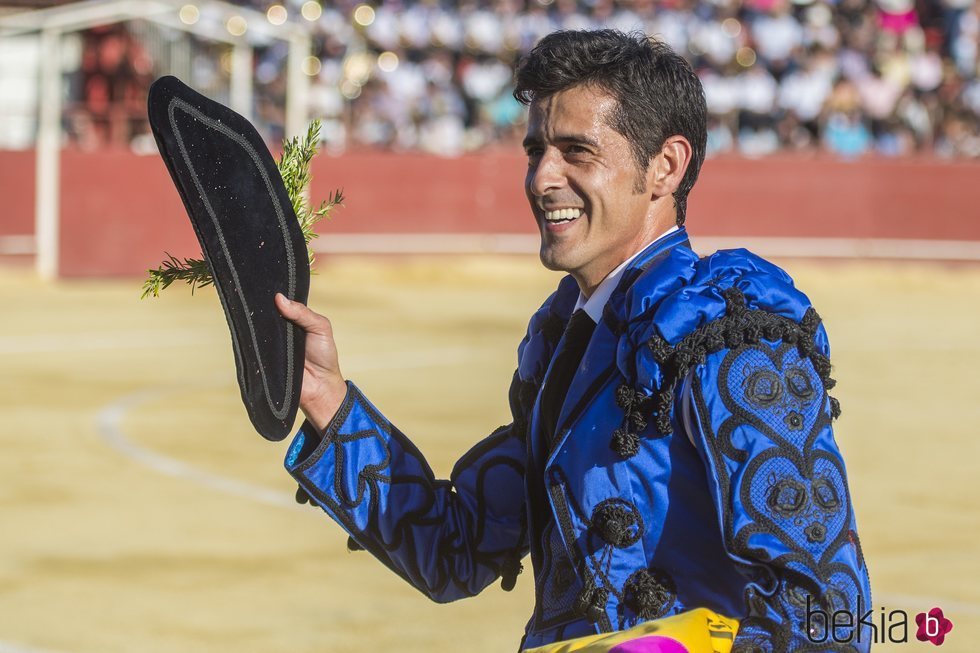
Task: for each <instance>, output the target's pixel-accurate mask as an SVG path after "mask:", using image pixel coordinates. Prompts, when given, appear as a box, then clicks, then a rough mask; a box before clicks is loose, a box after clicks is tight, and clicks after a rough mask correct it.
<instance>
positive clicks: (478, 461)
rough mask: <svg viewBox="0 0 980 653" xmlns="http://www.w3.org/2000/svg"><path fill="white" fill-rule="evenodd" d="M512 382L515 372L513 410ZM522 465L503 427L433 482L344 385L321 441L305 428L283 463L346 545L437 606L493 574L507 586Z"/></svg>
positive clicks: (512, 576)
mask: <svg viewBox="0 0 980 653" xmlns="http://www.w3.org/2000/svg"><path fill="white" fill-rule="evenodd" d="M519 385H520V382H519V380H518V379H517V378H516V375H515V382H514V385H513V386H512V388H511V407H512V411H517V404H516V399H517V398H516V396H515V395H516V394H517V389H518V387H519ZM515 414H516V412H515ZM516 421H518V422H519V421H520V420H516ZM524 466H525V444H524V434H523V432H522V430H521V429H520V428H519V427H515V426H514V425H513V424H510V425H507V426H502V427H500V428H498V429H497V430H496V431H494V432H493V433H492V434H491V435H490V436H488V437H487V438H486V439H484V440H483V441H482V442H480V443H479V444H477V445H476V446H475V447H473V449H471V450H470V451H469V452H468V453H467V454H465V455H464V456H463V457H462V458H461V459H460V460H459V461H458V462H457V463H456V466H455V467H454V469H453V472H452V474H451V476H450V478H449V480H438V479H436V478H435V476H434V475H433V473H432V470H431V469H430V467H429V465H428V464H427V463H426V461H425V459H424V458H423V456H422V454H421V453H420V452H419V450H418V449H417V448H416V447H415V446H414V445H413V444H412V443H411V442H410V441H409V440H408V438H406V437H405V436H404V435H403V434H402V433H401V432H400V431H399V430H398V429H397V428H395V427H394V426H393V425H392V424H391V422H389V421H388V420H387V419H385V417H384V416H383V415H382V414H381V413H380V412H379V411H378V410H377V409H376V408H375V407H374V406H373V405H372V404H371V402H370V401H368V400H367V398H365V396H364V395H363V394H362V393H361V391H360V390H359V389H358V388H357V386H355V385H354V384H353V383H350V382H348V391H347V397H346V399H345V400H344V403H343V405H342V406H341V408H340V410H339V411H338V412H337V415H336V416H335V417H334V419H333V420H332V422H331V423H330V424H329V426H328V427H327V429H326V431H325V432H324V433H323V434H322V436H321V435H320V434H317V433H315V432H314V431H312V430H311V427H310V425H309V423H307V424H304V425H303V427H302V429H301V430H300V431H299V433H298V434H297V435H296V437H295V438H294V440H293V442H292V444H291V446H290V447H289V450H288V453H287V456H286V469H287V471H288V472H289V473H290V474H291V475H292V476H293V478H295V479H296V481H297V482H298V483H299V485H300V487H301V488H302V490H304V491H305V492H306V493H307V494H308V495H309V496H310V497H311V498H312V500H313V501H314V502H315V503H317V504H318V505H319V506H320V507H321V508H323V510H324V511H326V512H327V513H328V514H329V515H330V516H331V517H332V518H333V519H334V520H336V521H337V523H338V524H340V525H341V526H342V527H343V528H344V530H346V531H347V533H348V534H349V535H350V536H351V538H352V539H353V540H354V542H356V543H357V544H358V545H359V546H360V547H362V548H364V549H366V550H367V551H369V552H370V553H372V554H373V555H374V556H375V557H377V558H378V559H379V560H380V561H381V562H382V563H384V564H385V565H386V566H388V567H389V568H390V569H391V570H392V571H394V572H395V573H397V574H398V575H399V576H401V577H402V578H404V579H405V580H406V581H408V582H409V583H411V584H412V585H413V586H414V587H416V588H417V589H418V590H419V591H421V592H422V593H424V594H425V595H427V596H428V597H430V598H431V599H432V600H434V601H438V602H447V601H453V600H456V599H459V598H463V597H467V596H472V595H475V594H477V593H479V592H480V591H481V590H482V589H483V588H484V587H486V586H487V585H489V584H490V583H492V582H493V581H494V580H495V579H496V578H498V577H500V576H503V577H504V578H503V585H504V588H505V589H511V588H512V587H513V584H514V582H515V580H516V576H517V574H518V573H520V569H521V566H520V559H521V558H523V557H524V555H525V554H526V553H527V551H528V536H527V527H526V524H527V520H526V517H525V495H524Z"/></svg>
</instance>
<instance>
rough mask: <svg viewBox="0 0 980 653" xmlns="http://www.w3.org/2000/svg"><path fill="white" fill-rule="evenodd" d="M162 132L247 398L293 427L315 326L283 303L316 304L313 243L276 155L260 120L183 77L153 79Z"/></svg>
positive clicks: (154, 117)
mask: <svg viewBox="0 0 980 653" xmlns="http://www.w3.org/2000/svg"><path fill="white" fill-rule="evenodd" d="M148 113H149V118H150V126H151V128H152V130H153V136H154V138H156V142H157V145H158V147H159V149H160V154H161V155H162V156H163V160H164V161H165V162H166V164H167V169H168V170H169V171H170V176H171V178H172V179H173V181H174V185H175V186H176V187H177V191H178V192H179V193H180V197H181V199H182V200H183V202H184V207H185V208H186V209H187V215H188V216H189V217H190V219H191V224H193V226H194V232H195V233H196V234H197V239H198V241H200V243H201V250H202V253H203V254H204V258H205V260H206V261H207V263H208V266H209V267H210V268H211V274H212V277H213V279H214V285H215V288H216V289H217V293H218V297H219V298H220V300H221V306H222V308H223V309H224V313H225V318H226V319H227V321H228V328H229V330H230V331H231V341H232V347H233V349H234V353H235V367H236V369H237V373H238V385H239V387H240V389H241V394H242V401H243V403H244V404H245V408H246V410H247V411H248V416H249V419H250V420H251V421H252V424H253V425H254V426H255V429H256V430H257V431H258V432H259V434H260V435H262V437H264V438H266V439H267V440H274V441H278V440H282V439H283V438H285V437H286V435H288V434H289V432H290V431H291V430H292V428H293V422H294V421H295V418H296V411H297V409H298V407H299V397H300V391H301V389H302V381H303V359H304V349H305V333H304V332H303V331H302V329H299V328H298V327H296V326H294V325H293V324H292V323H291V322H289V321H288V320H285V319H284V318H283V317H282V316H281V315H280V314H279V312H278V311H277V310H276V307H275V303H274V296H275V294H276V293H277V292H281V293H282V294H284V295H285V296H286V297H288V298H289V299H291V300H293V301H298V302H302V303H304V304H305V303H306V301H307V295H308V293H309V287H310V268H309V262H308V259H307V250H306V242H305V240H304V238H303V233H302V231H301V229H300V227H299V224H298V222H297V220H296V214H295V213H294V212H293V209H292V204H291V202H290V199H289V195H288V194H287V193H286V188H285V186H284V185H283V183H282V177H281V176H280V175H279V170H278V168H277V167H276V163H275V161H274V160H273V158H272V155H271V154H270V153H269V150H268V149H267V148H266V146H265V144H264V143H263V141H262V139H261V138H260V137H259V134H258V132H256V130H255V127H253V126H252V124H251V123H249V121H248V120H246V119H245V118H243V117H242V116H240V115H239V114H237V113H235V112H234V111H232V110H231V109H229V108H228V107H226V106H224V105H222V104H220V103H218V102H215V101H213V100H210V99H208V98H207V97H205V96H203V95H201V94H200V93H197V92H196V91H194V90H193V89H191V88H190V87H188V86H187V85H185V84H183V83H182V82H181V81H180V80H178V79H177V78H176V77H170V76H168V77H161V78H160V79H158V80H156V81H155V82H154V83H153V85H152V86H151V87H150V91H149V98H148Z"/></svg>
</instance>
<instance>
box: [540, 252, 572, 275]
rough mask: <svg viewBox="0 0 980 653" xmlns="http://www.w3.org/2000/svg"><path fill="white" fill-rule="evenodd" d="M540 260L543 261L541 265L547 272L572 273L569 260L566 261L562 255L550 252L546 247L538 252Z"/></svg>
mask: <svg viewBox="0 0 980 653" xmlns="http://www.w3.org/2000/svg"><path fill="white" fill-rule="evenodd" d="M538 258H539V259H541V265H543V266H544V267H545V269H547V270H551V271H553V272H569V271H571V269H572V268H571V266H570V265H569V262H568V261H567V260H564V257H562V256H561V255H560V254H558V253H556V252H553V251H550V250H548V249H546V248H544V247H542V248H541V251H540V252H538Z"/></svg>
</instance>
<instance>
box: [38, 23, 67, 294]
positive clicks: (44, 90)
mask: <svg viewBox="0 0 980 653" xmlns="http://www.w3.org/2000/svg"><path fill="white" fill-rule="evenodd" d="M60 46H61V32H59V31H58V30H56V29H45V30H43V31H42V32H41V59H40V66H39V67H40V71H39V72H40V78H41V79H40V92H39V93H38V129H37V144H36V150H35V151H36V158H35V167H34V172H35V205H34V237H35V242H36V247H37V255H36V257H35V266H36V268H37V273H38V276H40V277H41V278H42V279H45V280H51V279H55V278H57V276H58V258H59V243H58V239H59V231H60V230H59V221H60V210H59V204H60V202H59V200H60V192H61V183H60V182H61V170H60V168H61V47H60Z"/></svg>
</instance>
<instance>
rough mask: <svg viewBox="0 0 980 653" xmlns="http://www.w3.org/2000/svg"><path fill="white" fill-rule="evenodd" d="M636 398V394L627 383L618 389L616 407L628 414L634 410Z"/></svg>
mask: <svg viewBox="0 0 980 653" xmlns="http://www.w3.org/2000/svg"><path fill="white" fill-rule="evenodd" d="M635 397H636V393H635V392H633V388H631V387H629V386H628V385H626V384H625V383H624V384H623V385H621V386H619V387H618V388H616V405H617V406H619V407H620V408H622V409H623V410H625V411H627V412H629V410H630V409H631V408H633V401H634V399H635Z"/></svg>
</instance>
